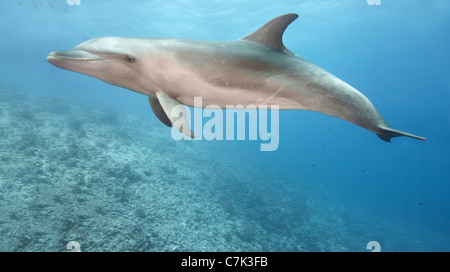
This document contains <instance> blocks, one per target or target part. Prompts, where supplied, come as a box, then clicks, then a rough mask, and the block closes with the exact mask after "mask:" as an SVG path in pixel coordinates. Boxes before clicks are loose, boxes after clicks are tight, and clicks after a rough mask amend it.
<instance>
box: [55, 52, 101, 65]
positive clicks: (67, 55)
mask: <svg viewBox="0 0 450 272" xmlns="http://www.w3.org/2000/svg"><path fill="white" fill-rule="evenodd" d="M47 60H48V61H49V62H50V63H52V64H53V62H55V61H58V60H74V61H99V60H105V58H103V57H100V56H98V55H95V54H92V53H89V52H87V51H85V50H69V51H54V52H51V53H50V55H48V57H47Z"/></svg>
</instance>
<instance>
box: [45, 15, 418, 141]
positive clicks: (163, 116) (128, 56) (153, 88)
mask: <svg viewBox="0 0 450 272" xmlns="http://www.w3.org/2000/svg"><path fill="white" fill-rule="evenodd" d="M297 18H298V15H297V14H294V13H290V14H285V15H282V16H279V17H276V18H274V19H272V20H271V21H269V22H267V23H266V24H264V25H263V26H262V27H260V28H259V29H257V30H256V31H254V32H252V33H250V34H248V35H246V36H244V37H242V38H240V39H239V40H235V41H204V40H190V39H173V38H126V37H100V38H95V39H92V40H88V41H86V42H83V43H81V44H79V45H78V46H76V47H75V48H74V49H73V50H70V51H57V52H51V53H50V54H49V56H48V57H47V60H48V61H49V62H50V63H51V64H53V65H55V66H57V67H60V68H62V69H66V70H70V71H74V72H78V73H83V74H87V75H89V76H92V77H95V78H98V79H100V80H103V81H105V82H107V83H110V84H113V85H116V86H120V87H123V88H126V89H129V90H132V91H135V92H138V93H141V94H144V95H146V96H148V98H149V102H150V105H151V108H152V110H153V112H154V113H155V115H156V116H157V117H158V119H159V120H160V121H161V122H162V123H164V124H165V125H167V126H172V125H174V126H175V127H177V128H178V129H179V130H180V131H181V132H183V133H184V134H186V135H188V136H190V137H194V134H193V133H192V131H191V129H190V128H189V125H188V122H187V120H186V118H185V116H186V114H185V112H184V107H183V106H180V105H187V106H191V107H192V106H194V97H202V102H203V103H202V105H205V106H206V105H212V104H214V105H219V106H220V107H222V108H224V107H226V106H227V105H243V106H248V105H254V106H259V105H265V106H278V107H279V109H295V110H310V111H316V112H321V113H324V114H327V115H331V116H335V117H338V118H342V119H344V120H347V121H349V122H351V123H353V124H356V125H358V126H360V127H363V128H365V129H368V130H370V131H372V132H374V133H376V134H377V135H378V137H379V138H381V139H382V140H384V141H387V142H390V140H391V138H392V137H397V136H407V137H411V138H415V139H419V140H425V138H423V137H420V136H416V135H413V134H410V133H406V132H403V131H400V130H396V129H393V128H391V127H390V126H389V125H388V124H387V122H386V121H385V120H384V119H383V117H381V115H380V113H379V112H378V111H377V110H376V109H375V107H374V106H373V105H372V103H371V102H370V101H369V99H368V98H367V97H365V96H364V95H363V94H361V93H360V92H359V91H357V90H356V89H355V88H353V87H352V86H350V85H349V84H347V83H345V82H344V81H342V80H341V79H339V78H337V77H336V76H334V75H332V74H331V73H329V72H327V71H325V70H324V69H322V68H320V67H318V66H316V65H314V64H312V63H310V62H308V61H306V60H304V59H303V58H301V57H299V56H297V55H296V54H294V53H292V52H291V51H289V50H288V49H287V48H286V47H285V46H284V44H283V42H282V38H283V33H284V31H285V29H286V28H287V26H288V25H289V24H290V23H292V22H293V21H294V20H295V19H297ZM180 120H181V121H180Z"/></svg>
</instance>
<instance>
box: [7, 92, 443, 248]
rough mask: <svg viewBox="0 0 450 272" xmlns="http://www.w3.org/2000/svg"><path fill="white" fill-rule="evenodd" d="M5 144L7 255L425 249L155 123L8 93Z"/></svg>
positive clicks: (402, 233) (402, 231)
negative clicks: (72, 244) (372, 246)
mask: <svg viewBox="0 0 450 272" xmlns="http://www.w3.org/2000/svg"><path fill="white" fill-rule="evenodd" d="M149 111H150V109H149ZM0 135H1V138H0V162H1V164H0V210H1V213H0V236H1V237H2V239H1V242H0V251H66V244H67V243H68V242H69V241H77V242H79V243H80V245H81V250H82V251H365V248H364V247H365V244H366V243H367V242H368V241H370V240H371V239H372V238H373V237H378V238H380V237H384V238H385V240H384V241H383V249H387V250H396V249H399V248H404V247H405V245H406V246H407V245H408V243H411V244H414V245H415V246H417V245H418V243H421V241H415V240H413V241H411V240H410V239H409V238H408V237H411V235H409V234H408V232H407V231H405V229H399V230H398V231H396V226H391V225H388V224H383V223H380V221H377V222H376V224H375V223H374V222H369V221H367V220H368V219H364V217H358V216H355V215H354V214H352V215H350V214H347V212H346V211H345V210H343V209H342V208H341V207H340V206H339V205H338V204H337V203H335V204H332V203H331V204H330V202H329V200H326V199H324V198H323V197H322V196H320V195H318V194H315V192H314V190H311V189H309V188H308V187H307V186H303V185H304V184H299V185H298V186H295V187H294V186H286V184H289V183H287V182H286V180H283V182H279V183H278V182H277V181H276V178H274V177H273V176H272V177H271V176H267V174H266V173H267V171H260V169H257V168H256V169H249V168H245V167H242V165H243V161H239V160H228V161H227V160H225V159H223V158H220V159H215V157H217V156H214V152H216V151H215V150H206V149H205V148H202V147H201V145H196V143H194V142H192V141H179V142H177V141H174V140H173V139H172V138H171V137H170V133H169V130H168V129H167V128H164V129H163V125H162V124H160V123H159V121H158V120H157V119H156V118H153V119H150V118H149V119H145V120H144V119H142V118H141V117H137V116H132V115H124V114H123V113H119V112H116V111H114V110H103V109H95V108H90V107H87V106H80V105H76V104H67V103H65V102H61V101H57V100H52V99H46V98H43V97H37V96H34V95H31V94H29V93H27V92H23V91H20V90H12V89H5V88H2V89H1V90H0ZM242 160H245V158H243V159H242ZM284 179H286V178H284ZM268 180H270V182H268ZM293 182H294V181H293ZM292 184H294V183H292ZM305 184H306V183H305ZM356 218H358V220H356ZM368 229H370V233H369V232H368V231H367V230H368ZM386 229H389V233H391V234H390V235H392V233H393V234H394V236H392V237H385V236H384V230H386ZM381 239H382V238H381ZM420 246H421V248H422V249H423V250H427V245H426V244H423V245H422V244H421V245H420ZM430 250H436V248H432V249H430Z"/></svg>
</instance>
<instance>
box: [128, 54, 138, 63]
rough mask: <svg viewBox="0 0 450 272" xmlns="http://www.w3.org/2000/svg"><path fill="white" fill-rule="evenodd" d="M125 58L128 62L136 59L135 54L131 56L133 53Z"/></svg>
mask: <svg viewBox="0 0 450 272" xmlns="http://www.w3.org/2000/svg"><path fill="white" fill-rule="evenodd" d="M125 60H126V61H127V62H134V61H135V60H136V59H135V58H134V57H133V56H131V55H127V56H126V57H125Z"/></svg>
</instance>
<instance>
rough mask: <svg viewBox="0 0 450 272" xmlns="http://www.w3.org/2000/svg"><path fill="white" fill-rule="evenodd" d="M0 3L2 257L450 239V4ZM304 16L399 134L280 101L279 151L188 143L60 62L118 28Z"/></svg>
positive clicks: (231, 28) (209, 30)
mask: <svg viewBox="0 0 450 272" xmlns="http://www.w3.org/2000/svg"><path fill="white" fill-rule="evenodd" d="M76 2H77V1H66V0H53V1H51V0H41V1H38V0H35V1H31V0H29V1H26V0H16V1H2V3H1V4H0V7H1V8H0V33H1V35H0V48H1V50H0V57H1V60H2V61H1V62H0V97H1V99H0V136H1V137H0V162H1V164H0V233H1V237H2V238H1V239H0V251H66V250H67V249H66V245H67V243H68V242H70V241H77V242H78V243H79V244H80V246H81V250H82V251H369V250H367V249H366V246H367V244H368V243H369V242H370V241H377V242H378V243H379V244H380V247H381V251H449V250H450V246H449V245H450V198H449V195H450V185H449V181H450V173H449V162H450V160H449V158H450V157H449V154H450V145H449V141H448V140H449V139H450V110H449V109H450V107H449V106H450V74H449V64H450V59H449V53H448V52H449V38H450V36H449V25H450V24H449V23H450V20H449V19H450V18H449V16H448V14H449V11H450V4H449V3H448V1H446V0H429V1H425V0H409V1H393V0H381V1H380V5H369V4H368V3H367V2H368V1H366V0H352V1H343V0H340V1H334V0H320V1H312V0H304V1H298V0H286V1H266V0H264V1H252V0H247V1H239V2H238V3H234V2H230V1H220V0H214V1H205V0H202V1H194V0H183V1H181V0H180V1H156V0H155V1H143V0H142V1H133V4H131V3H129V2H130V1H115V0H109V1H106V0H105V1H87V0H80V1H79V5H69V4H73V3H76ZM285 13H298V14H299V18H298V19H297V20H296V21H294V22H293V23H292V24H291V25H290V26H289V27H288V28H287V30H286V32H285V34H284V38H283V41H284V44H285V45H286V47H287V48H288V49H289V50H291V51H292V52H294V53H296V54H297V55H299V56H301V57H302V58H304V59H306V60H308V61H310V62H312V63H314V64H316V65H318V66H320V67H322V68H324V69H325V70H327V71H329V72H331V73H333V74H334V75H336V76H338V77H339V78H341V79H343V80H344V81H346V82H348V83H349V84H350V85H352V86H354V87H355V88H356V89H358V90H359V91H361V92H362V93H363V94H364V95H366V96H367V97H368V98H369V99H370V100H371V101H372V102H373V104H374V105H375V107H376V108H377V109H378V111H379V112H380V113H381V114H382V116H383V117H384V118H385V119H386V120H387V122H388V123H389V124H390V125H391V126H392V127H393V128H396V129H400V130H403V131H407V132H410V133H413V134H417V135H420V136H424V137H426V138H427V141H425V142H423V141H418V140H415V139H410V138H405V137H399V138H394V139H393V140H392V143H386V142H384V141H381V140H380V139H378V137H376V135H375V134H374V133H372V132H369V131H366V130H364V129H362V128H360V127H358V126H355V125H353V124H351V123H349V122H346V121H344V120H341V119H337V118H334V117H330V116H326V115H323V114H320V113H315V112H309V111H280V124H279V128H280V129H279V133H280V136H279V148H278V149H277V150H276V151H273V152H261V151H260V150H259V148H260V142H259V141H250V140H245V141H237V140H235V141H205V140H203V141H192V140H191V141H174V140H173V139H172V137H171V134H170V129H169V128H167V127H166V126H164V125H163V124H161V123H160V121H159V120H158V119H157V118H156V117H155V116H154V115H153V113H152V111H151V109H150V107H149V105H148V100H147V98H146V97H145V96H143V95H141V94H137V93H134V92H131V91H128V90H125V89H122V88H119V87H115V86H112V85H109V84H106V83H104V82H102V81H100V80H97V79H95V78H92V77H88V76H85V75H81V74H77V73H74V72H69V71H65V70H62V69H58V68H56V67H54V66H52V65H51V64H49V63H48V62H47V60H46V57H47V55H48V54H49V53H50V52H51V51H55V50H69V49H71V48H73V47H74V46H75V45H77V44H80V43H81V42H83V41H86V40H88V39H92V38H96V37H101V36H126V37H173V38H187V39H201V40H223V41H231V40H235V39H238V38H240V37H242V36H244V35H246V34H248V33H250V32H252V31H254V30H255V29H257V28H258V27H260V26H261V25H263V24H264V23H266V22H267V21H269V20H270V19H272V18H274V17H276V16H279V15H282V14H285Z"/></svg>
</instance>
